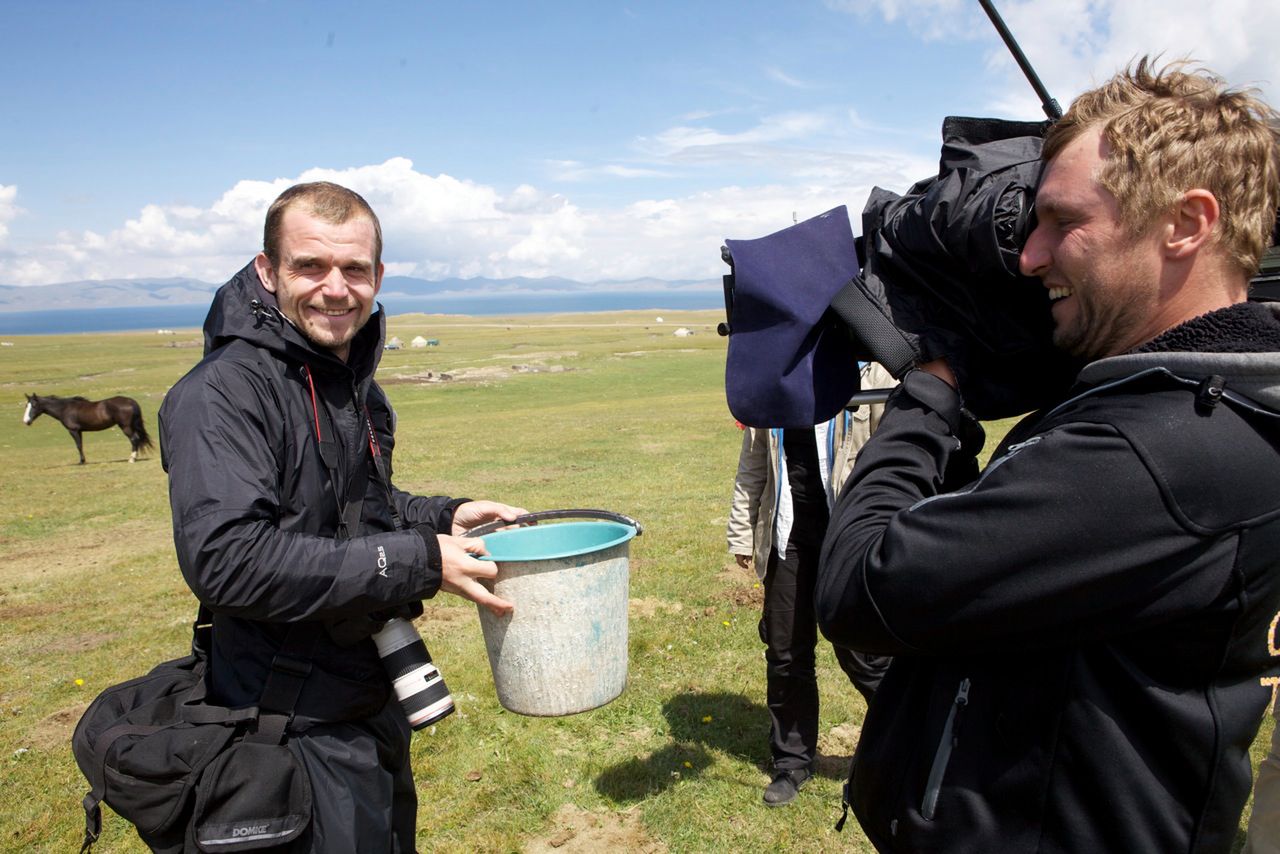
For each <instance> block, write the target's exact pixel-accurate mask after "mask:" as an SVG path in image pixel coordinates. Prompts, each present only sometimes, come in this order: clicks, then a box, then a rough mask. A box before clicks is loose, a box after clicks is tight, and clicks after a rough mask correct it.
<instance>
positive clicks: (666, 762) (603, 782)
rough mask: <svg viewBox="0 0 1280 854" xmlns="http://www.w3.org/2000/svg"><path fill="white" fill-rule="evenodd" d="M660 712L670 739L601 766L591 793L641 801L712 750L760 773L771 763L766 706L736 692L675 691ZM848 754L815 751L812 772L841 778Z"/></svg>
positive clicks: (692, 769)
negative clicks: (640, 753)
mask: <svg viewBox="0 0 1280 854" xmlns="http://www.w3.org/2000/svg"><path fill="white" fill-rule="evenodd" d="M662 714H663V716H664V717H665V718H666V719H667V726H668V729H669V731H670V733H671V743H670V744H668V745H667V746H665V747H662V748H659V749H658V750H655V751H653V752H652V753H650V754H649V755H648V756H647V757H639V756H637V757H635V758H634V759H628V760H626V761H625V762H620V763H618V764H617V765H613V766H611V767H609V768H606V769H605V770H604V771H602V772H601V773H600V775H599V776H598V777H596V780H595V787H596V791H598V792H599V793H600V794H602V795H604V796H605V797H607V798H610V799H612V800H613V801H615V802H618V803H626V802H629V801H638V800H641V799H643V798H646V797H648V796H650V795H654V794H657V793H659V792H662V791H663V790H665V789H667V788H668V787H670V786H671V785H672V784H673V783H675V782H676V781H678V780H680V779H682V778H685V779H687V778H690V777H695V776H697V775H699V774H701V773H702V772H703V771H704V770H706V768H708V767H709V766H710V765H711V763H712V759H713V757H712V751H720V752H722V753H726V754H728V755H730V756H733V757H736V758H738V759H742V760H744V761H746V762H750V763H752V764H753V765H755V766H756V767H757V768H759V769H760V770H761V771H767V770H768V769H769V767H770V765H771V758H770V755H769V710H768V709H766V708H765V707H764V706H763V705H762V704H760V703H757V702H755V701H754V700H750V699H748V698H747V697H746V696H744V695H742V694H730V693H728V692H723V691H720V692H711V693H691V694H678V695H676V696H674V697H672V698H670V699H669V700H667V701H666V702H665V703H663V705H662ZM850 752H852V750H851V751H850ZM851 758H852V757H851V756H843V755H827V754H824V753H822V752H821V751H819V752H818V755H817V756H816V757H815V759H814V763H813V770H814V773H815V774H818V775H820V776H823V777H828V778H830V779H833V780H844V779H845V778H846V777H848V775H849V761H850V759H851Z"/></svg>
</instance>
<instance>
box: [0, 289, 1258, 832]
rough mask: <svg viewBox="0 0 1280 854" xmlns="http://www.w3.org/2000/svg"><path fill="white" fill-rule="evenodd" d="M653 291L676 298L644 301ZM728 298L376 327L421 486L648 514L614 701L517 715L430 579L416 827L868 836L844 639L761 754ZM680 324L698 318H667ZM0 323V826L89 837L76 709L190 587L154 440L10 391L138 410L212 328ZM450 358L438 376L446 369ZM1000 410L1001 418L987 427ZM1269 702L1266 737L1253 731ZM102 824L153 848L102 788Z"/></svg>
mask: <svg viewBox="0 0 1280 854" xmlns="http://www.w3.org/2000/svg"><path fill="white" fill-rule="evenodd" d="M657 314H661V315H662V317H663V320H664V322H662V323H658V322H656V319H655V317H656V315H657ZM717 314H718V313H717V312H618V313H604V314H589V315H539V316H523V317H513V318H496V319H495V318H484V319H477V318H464V317H439V316H425V315H405V316H400V317H394V318H392V319H391V320H390V323H389V334H394V335H397V336H399V337H400V338H401V339H403V340H404V341H406V342H407V341H409V340H410V339H411V338H413V337H414V336H415V335H419V334H421V335H423V336H424V337H427V338H434V339H438V340H439V342H440V343H439V346H436V347H429V348H425V349H404V350H399V351H388V352H386V353H385V354H384V359H383V362H382V367H381V368H380V370H379V379H380V381H381V382H382V384H383V385H384V387H385V388H386V389H387V392H388V395H389V396H390V398H391V400H392V403H393V404H394V406H395V408H396V411H397V413H398V415H399V432H398V438H397V448H396V479H397V482H398V485H399V486H400V487H401V488H404V489H408V490H410V491H415V492H422V493H428V494H451V495H466V496H470V497H473V498H494V499H497V500H502V501H506V502H509V503H513V504H517V505H521V506H524V507H527V508H529V509H531V510H538V509H552V508H563V507H599V508H604V509H608V510H614V511H618V512H621V513H625V514H627V515H629V516H633V517H635V518H636V519H638V520H639V521H640V522H641V523H642V524H643V526H644V535H643V536H642V537H640V538H638V539H637V540H635V541H634V542H633V544H632V549H631V621H630V632H631V655H630V671H629V682H628V686H627V689H626V691H625V692H624V693H623V695H622V696H621V697H620V698H618V699H617V700H615V701H614V702H612V703H610V704H609V705H607V706H605V707H603V708H600V709H596V710H593V711H590V712H585V713H582V714H579V715H574V716H570V717H563V718H546V719H544V718H526V717H522V716H519V715H515V714H511V713H509V712H506V711H504V710H503V709H502V707H501V706H500V705H499V704H498V702H497V699H496V697H495V694H494V689H493V683H492V678H491V676H490V673H489V666H488V662H487V659H486V656H485V651H484V643H483V640H482V637H481V633H480V627H479V620H478V618H477V616H476V612H475V608H474V606H471V605H469V604H468V603H464V602H463V601H462V600H459V599H456V598H454V597H450V596H448V595H445V594H441V595H440V596H438V597H437V598H436V599H435V600H433V601H432V602H429V603H428V604H427V612H426V614H425V615H424V617H423V619H422V620H421V621H420V622H419V628H420V629H421V630H422V632H423V635H424V637H425V639H426V641H427V643H428V646H429V647H430V649H431V652H432V655H433V656H434V658H435V660H436V662H437V663H438V664H439V666H440V668H441V671H442V673H443V674H444V676H445V678H446V680H447V682H448V684H449V687H450V688H451V690H452V692H453V695H454V698H455V701H456V702H457V705H458V712H457V714H455V715H453V716H452V717H450V718H448V719H446V720H445V721H443V722H441V723H440V724H439V725H438V726H436V727H434V728H433V729H431V730H427V731H424V732H422V733H419V734H417V735H415V736H414V740H413V759H414V767H415V771H416V776H417V784H418V790H419V798H420V804H421V807H420V814H419V834H420V836H419V847H420V849H421V850H423V851H433V852H435V851H440V852H455V851H456V852H471V851H521V850H527V851H560V852H575V851H601V850H613V849H617V848H623V847H625V848H629V849H631V850H632V851H634V852H655V851H667V850H669V851H681V852H703V851H723V850H740V851H760V850H783V851H869V850H871V849H870V845H869V844H868V843H867V842H866V840H865V838H864V837H863V836H862V834H861V833H860V831H859V830H858V828H857V824H856V822H853V821H850V823H849V824H848V825H847V826H846V828H845V830H844V832H843V833H842V834H837V833H835V832H834V831H833V830H832V825H833V824H834V823H835V820H836V819H837V818H838V817H839V814H840V808H839V803H840V795H839V791H840V785H841V783H842V780H843V777H844V773H845V770H846V767H847V763H848V758H849V756H850V754H851V752H852V749H853V746H854V744H855V743H856V738H857V734H858V727H859V724H860V723H861V720H862V716H863V712H864V711H865V707H864V705H863V703H862V700H861V698H860V697H859V696H858V694H857V692H855V691H854V690H853V689H852V687H851V686H849V685H848V683H847V681H845V679H844V677H843V674H842V673H841V672H840V670H839V668H838V667H837V666H836V664H835V660H834V658H833V656H832V655H831V653H830V650H829V648H824V649H821V650H820V652H819V682H820V689H821V692H822V698H823V707H822V714H821V728H820V731H821V733H822V736H821V741H820V745H819V749H820V753H821V757H820V760H819V769H818V770H819V773H818V776H817V778H816V779H815V780H814V781H813V782H812V783H811V784H810V785H809V786H808V787H806V788H805V790H804V791H803V792H802V793H801V795H800V797H799V798H798V799H797V800H796V801H795V803H793V804H792V805H791V806H790V807H788V808H786V809H768V808H766V807H764V806H763V805H762V804H761V802H760V794H761V791H762V787H763V786H764V784H765V783H766V782H767V781H768V778H767V776H766V774H765V770H764V769H765V767H766V763H767V759H768V751H767V745H766V736H767V730H768V717H767V714H766V710H765V707H764V703H763V700H764V659H763V648H762V646H761V644H760V641H759V637H758V635H757V633H756V622H757V619H758V612H759V601H760V590H759V589H758V587H757V586H756V584H755V578H754V575H752V574H750V573H749V572H745V571H743V570H739V569H737V568H736V567H735V566H734V565H733V563H732V560H731V558H730V556H729V555H728V554H727V552H726V549H725V543H724V526H725V522H726V516H727V513H728V504H729V498H730V493H731V489H732V483H733V475H734V471H735V468H736V463H737V453H738V447H739V441H740V434H739V432H738V428H737V427H736V426H735V424H734V422H733V418H732V417H731V416H730V415H729V413H728V410H727V408H726V406H725V401H724V392H723V370H724V347H725V344H724V339H721V338H719V337H718V336H716V334H715V332H714V324H715V322H716V320H717V319H718V317H717ZM680 326H684V327H687V328H689V329H692V330H694V332H695V334H694V335H692V336H689V337H676V336H674V335H673V334H672V333H673V331H674V330H675V329H676V328H677V327H680ZM6 340H7V341H11V342H13V346H11V347H8V346H6V347H4V348H0V390H2V393H0V401H7V402H8V405H9V406H10V407H11V409H10V416H9V417H6V418H3V419H0V470H3V472H4V474H3V476H2V479H3V484H4V486H3V489H0V750H2V751H3V752H2V753H0V791H2V792H3V793H4V796H5V808H4V809H3V810H0V849H3V850H6V851H8V850H12V851H19V850H21V851H50V852H63V851H75V850H77V849H78V846H79V841H80V836H81V832H82V827H83V821H82V815H83V814H82V811H81V809H80V799H81V797H82V796H83V795H84V792H85V788H86V787H85V783H84V780H83V778H82V777H81V776H80V773H79V771H78V770H77V768H76V766H75V763H74V761H73V760H72V758H71V753H70V748H69V744H70V736H71V730H72V728H73V727H74V725H75V722H76V721H77V720H78V718H79V716H80V713H81V712H82V711H83V709H84V707H85V705H86V704H87V703H88V701H89V700H90V699H92V698H93V697H94V696H95V695H96V694H97V693H98V692H99V691H101V690H102V689H103V688H105V687H106V686H108V685H110V684H113V683H115V682H119V681H122V680H124V679H127V678H130V677H132V676H136V675H139V674H141V673H142V672H144V671H145V670H147V669H149V668H150V667H151V666H152V665H153V664H155V663H157V662H159V661H161V660H164V659H168V658H174V657H177V656H178V655H180V654H181V653H182V652H183V651H184V649H185V647H186V645H187V643H188V641H189V624H190V620H191V618H192V616H193V614H194V611H195V600H194V598H193V597H192V596H191V594H190V592H189V591H188V590H187V588H186V586H185V584H184V583H183V581H182V578H181V576H180V574H179V572H178V568H177V565H176V562H175V558H174V554H173V545H172V539H171V530H170V523H169V509H168V501H167V483H166V480H165V476H164V473H163V472H162V471H161V468H160V464H159V454H158V452H153V453H152V454H150V455H149V456H148V457H146V458H144V459H143V460H141V461H140V462H138V463H136V464H133V465H130V464H129V463H128V462H127V460H128V456H129V444H128V441H127V440H126V439H125V438H124V436H123V435H122V434H121V433H120V432H119V431H118V430H112V431H111V432H103V433H92V434H86V435H85V440H84V445H85V455H86V457H87V458H88V464H87V465H85V466H80V465H77V464H76V461H77V457H76V454H75V448H74V445H73V443H72V441H71V439H70V437H69V436H68V435H67V433H66V431H65V430H64V429H63V428H62V427H61V426H60V425H59V424H57V423H56V422H54V421H52V420H51V419H49V418H48V417H42V418H40V419H38V420H37V421H36V422H35V423H34V424H33V425H32V426H30V427H26V426H23V424H22V422H21V414H22V408H23V406H24V399H23V393H24V392H34V393H39V394H59V395H73V394H80V395H84V396H86V397H89V398H93V399H97V398H102V397H107V396H110V395H115V394H123V395H128V396H130V397H134V398H136V399H137V400H138V401H139V402H140V403H141V404H142V408H143V412H144V417H145V419H146V423H147V426H148V429H149V430H151V432H152V435H153V436H155V433H156V427H157V425H156V410H157V409H158V407H159V405H160V402H161V400H162V399H163V396H164V394H165V391H166V390H167V389H168V387H169V386H170V385H172V384H173V383H174V382H175V381H176V380H177V379H178V378H179V377H180V376H181V375H182V374H183V373H184V372H185V371H186V370H187V369H188V368H190V367H191V366H192V365H193V364H194V363H195V362H196V361H197V360H198V359H199V357H200V340H199V333H198V332H197V331H194V330H187V331H182V332H179V333H178V334H177V335H172V336H169V335H157V334H154V333H146V334H143V333H120V334H93V335H63V336H14V337H11V338H8V339H6ZM442 375H448V378H447V379H443V380H442V379H441V376H442ZM1008 426H1009V425H1008V424H1006V423H999V424H993V425H988V434H989V438H988V448H990V447H991V446H993V445H994V444H995V440H996V438H998V436H999V435H1002V433H1003V430H1005V429H1007V427H1008ZM1269 734H1270V723H1269V722H1268V723H1267V724H1265V725H1264V731H1263V732H1262V733H1261V734H1260V736H1259V740H1258V742H1257V743H1256V744H1255V748H1254V761H1255V763H1256V762H1257V761H1258V760H1259V759H1260V758H1261V756H1262V754H1263V753H1264V752H1265V751H1264V750H1263V747H1264V745H1265V744H1266V739H1267V738H1269ZM96 850H99V851H107V852H115V851H141V850H145V849H144V848H143V846H142V845H141V843H139V842H138V840H137V839H136V837H134V836H133V833H132V830H131V828H130V827H129V826H128V825H127V824H126V823H125V822H123V821H122V820H121V819H119V818H117V817H115V816H113V815H111V814H110V813H109V811H108V813H107V816H106V821H105V830H104V833H103V837H102V841H101V842H100V843H99V845H98V846H97V849H96Z"/></svg>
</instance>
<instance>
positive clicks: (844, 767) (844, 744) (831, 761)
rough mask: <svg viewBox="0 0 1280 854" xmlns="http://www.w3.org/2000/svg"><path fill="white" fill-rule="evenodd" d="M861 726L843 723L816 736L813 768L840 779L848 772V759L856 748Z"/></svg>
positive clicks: (825, 775)
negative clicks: (816, 742)
mask: <svg viewBox="0 0 1280 854" xmlns="http://www.w3.org/2000/svg"><path fill="white" fill-rule="evenodd" d="M861 735H862V727H860V726H859V725H858V724H853V723H845V724H840V725H838V726H833V727H832V728H831V729H829V730H827V731H826V732H824V733H821V734H820V735H819V736H818V756H817V758H816V759H814V763H813V764H814V766H815V767H814V770H815V771H817V773H819V774H821V775H822V776H824V777H833V778H835V779H840V778H843V777H846V776H848V774H849V760H851V759H852V758H853V754H854V751H856V750H857V749H858V738H859V737H860V736H861Z"/></svg>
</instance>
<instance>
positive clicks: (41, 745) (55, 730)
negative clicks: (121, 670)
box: [31, 702, 89, 750]
mask: <svg viewBox="0 0 1280 854" xmlns="http://www.w3.org/2000/svg"><path fill="white" fill-rule="evenodd" d="M87 708H89V704H88V703H87V702H86V703H76V704H75V705H74V706H68V707H67V708H65V709H59V710H58V711H56V712H54V713H53V714H51V715H49V716H48V717H47V718H45V719H44V720H42V721H40V722H39V723H37V724H36V725H35V726H33V727H32V728H31V746H32V747H35V748H38V749H41V750H52V749H54V748H56V747H60V746H62V747H69V746H70V745H71V731H72V730H74V729H75V728H76V724H77V723H78V722H79V720H80V716H81V715H83V714H84V710H85V709H87Z"/></svg>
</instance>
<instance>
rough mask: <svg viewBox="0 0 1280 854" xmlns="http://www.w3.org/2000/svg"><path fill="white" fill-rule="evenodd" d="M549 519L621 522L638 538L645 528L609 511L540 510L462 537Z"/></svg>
mask: <svg viewBox="0 0 1280 854" xmlns="http://www.w3.org/2000/svg"><path fill="white" fill-rule="evenodd" d="M548 519H604V520H605V521H608V522H620V523H622V524H623V525H627V526H629V527H632V528H634V529H635V532H636V536H637V537H638V536H640V535H641V534H643V533H644V528H642V527H640V523H639V522H637V521H636V520H635V519H632V518H631V517H630V516H623V515H622V514H621V513H613V512H610V511H608V510H540V511H538V512H537V513H526V514H524V515H523V516H517V517H516V518H515V519H513V520H512V521H510V522H505V521H503V520H502V519H496V520H494V521H492V522H486V523H484V524H483V525H477V526H476V527H474V528H472V529H471V530H469V531H467V532H466V533H464V534H463V535H462V536H464V537H482V536H484V535H485V534H492V533H493V532H494V531H496V530H498V529H500V528H506V527H508V526H509V525H533V524H536V523H538V522H544V521H546V520H548Z"/></svg>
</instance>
